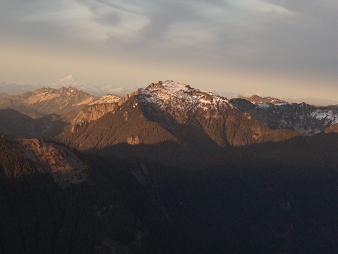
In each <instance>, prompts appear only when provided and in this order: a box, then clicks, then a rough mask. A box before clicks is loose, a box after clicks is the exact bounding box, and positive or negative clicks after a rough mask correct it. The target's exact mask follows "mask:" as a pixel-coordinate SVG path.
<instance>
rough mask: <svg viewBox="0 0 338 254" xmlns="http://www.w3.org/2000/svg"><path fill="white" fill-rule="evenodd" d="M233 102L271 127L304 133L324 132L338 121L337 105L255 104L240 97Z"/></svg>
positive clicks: (244, 111) (241, 109)
mask: <svg viewBox="0 0 338 254" xmlns="http://www.w3.org/2000/svg"><path fill="white" fill-rule="evenodd" d="M231 103H232V104H233V105H234V106H235V107H236V108H238V109H239V110H240V111H242V112H243V113H247V114H250V115H251V116H252V117H254V118H255V119H257V120H258V121H261V122H262V123H265V124H266V125H267V126H269V127H270V128H281V129H290V130H295V131H298V132H300V133H302V134H304V135H313V134H317V133H320V132H324V131H325V129H327V128H330V126H332V125H335V124H337V123H338V107H337V106H326V107H318V106H312V105H309V104H306V103H300V104H297V103H282V104H253V103H251V102H250V101H249V100H246V99H239V98H237V99H232V100H231Z"/></svg>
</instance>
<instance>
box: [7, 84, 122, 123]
mask: <svg viewBox="0 0 338 254" xmlns="http://www.w3.org/2000/svg"><path fill="white" fill-rule="evenodd" d="M118 100H119V97H117V96H114V95H105V96H99V97H97V96H92V95H90V94H88V93H86V92H83V91H81V90H78V89H76V88H74V87H61V88H58V89H55V88H41V89H38V90H35V91H33V92H27V93H25V94H22V95H16V96H10V95H6V94H2V95H0V108H12V109H15V110H17V111H20V112H22V113H24V114H27V115H30V116H32V117H39V116H40V117H41V116H43V115H47V114H57V115H60V116H62V117H64V118H65V119H66V120H70V119H72V118H73V117H74V116H75V115H76V114H77V113H78V112H79V111H80V110H81V109H83V108H85V107H87V106H91V105H96V104H105V103H115V102H117V101H118Z"/></svg>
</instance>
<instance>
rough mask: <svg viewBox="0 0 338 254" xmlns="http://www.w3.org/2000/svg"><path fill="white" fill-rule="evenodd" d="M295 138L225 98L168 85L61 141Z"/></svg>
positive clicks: (217, 142)
mask: <svg viewBox="0 0 338 254" xmlns="http://www.w3.org/2000/svg"><path fill="white" fill-rule="evenodd" d="M295 136H297V133H296V132H294V131H289V130H280V129H270V128H268V127H266V126H265V125H264V124H261V123H260V122H259V121H257V120H255V119H254V118H252V117H250V116H249V115H247V114H243V113H241V112H240V111H239V110H238V109H237V108H235V107H234V106H233V105H232V104H231V103H230V102H229V100H227V99H226V98H224V97H221V96H217V95H215V94H212V93H207V92H203V91H200V90H198V89H194V88H191V87H190V86H188V85H185V84H182V83H178V82H174V81H165V82H158V83H153V84H151V85H149V86H148V87H147V88H145V89H139V90H138V91H137V92H135V93H133V94H130V95H128V96H126V97H125V98H123V99H121V101H120V103H119V104H118V108H117V109H115V110H114V111H112V112H110V113H108V114H105V115H104V116H103V117H101V118H99V119H98V120H96V121H93V122H91V123H89V124H88V125H86V126H85V127H84V128H80V129H78V130H77V132H76V133H72V134H71V135H70V134H67V133H64V135H61V140H63V141H65V142H66V143H68V144H71V145H73V146H75V147H77V148H80V149H94V148H95V149H101V148H104V147H108V146H111V145H115V144H121V143H122V144H123V143H126V144H134V145H135V144H157V143H163V142H173V143H177V144H182V145H190V146H199V147H203V146H207V147H208V146H219V147H224V146H229V145H230V146H240V145H247V144H254V143H261V142H269V141H279V140H285V139H288V138H292V137H295Z"/></svg>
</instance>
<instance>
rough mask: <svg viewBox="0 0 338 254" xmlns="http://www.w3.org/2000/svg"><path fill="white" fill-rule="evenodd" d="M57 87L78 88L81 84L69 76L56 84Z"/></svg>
mask: <svg viewBox="0 0 338 254" xmlns="http://www.w3.org/2000/svg"><path fill="white" fill-rule="evenodd" d="M55 85H56V87H77V86H79V85H81V83H80V82H79V81H77V80H75V79H74V77H73V75H67V76H65V77H63V78H61V79H59V80H58V81H57V82H56V84H55Z"/></svg>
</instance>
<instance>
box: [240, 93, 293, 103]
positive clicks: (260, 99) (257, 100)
mask: <svg viewBox="0 0 338 254" xmlns="http://www.w3.org/2000/svg"><path fill="white" fill-rule="evenodd" d="M240 98H242V99H245V100H247V101H250V102H251V103H252V104H256V105H259V104H261V105H264V104H267V105H268V104H272V105H279V104H286V103H287V102H286V101H283V100H280V99H278V98H273V97H270V96H269V97H261V96H259V95H252V96H250V97H240Z"/></svg>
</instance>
